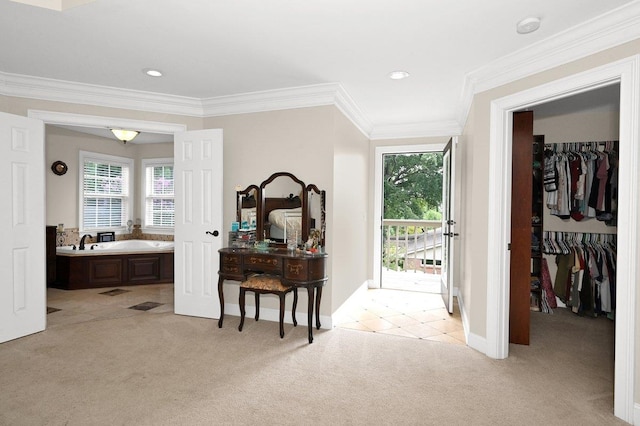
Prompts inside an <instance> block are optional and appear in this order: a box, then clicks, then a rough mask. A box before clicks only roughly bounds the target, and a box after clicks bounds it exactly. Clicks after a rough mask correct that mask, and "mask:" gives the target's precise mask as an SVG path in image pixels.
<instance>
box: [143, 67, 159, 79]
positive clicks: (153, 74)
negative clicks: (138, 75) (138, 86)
mask: <svg viewBox="0 0 640 426" xmlns="http://www.w3.org/2000/svg"><path fill="white" fill-rule="evenodd" d="M142 72H144V73H145V74H146V75H148V76H149V77H162V71H160V70H155V69H153V68H145V69H143V70H142Z"/></svg>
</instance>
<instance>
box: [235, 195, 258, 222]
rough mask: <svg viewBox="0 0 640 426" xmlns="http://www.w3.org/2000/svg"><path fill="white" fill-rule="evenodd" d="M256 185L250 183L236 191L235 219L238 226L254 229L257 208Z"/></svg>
mask: <svg viewBox="0 0 640 426" xmlns="http://www.w3.org/2000/svg"><path fill="white" fill-rule="evenodd" d="M258 190H259V189H258V187H257V186H256V185H250V186H248V187H247V188H246V189H243V190H242V191H237V192H236V194H237V212H236V220H237V221H238V224H239V225H240V228H244V229H247V228H248V229H256V225H257V218H258V216H257V209H258V193H259V192H258Z"/></svg>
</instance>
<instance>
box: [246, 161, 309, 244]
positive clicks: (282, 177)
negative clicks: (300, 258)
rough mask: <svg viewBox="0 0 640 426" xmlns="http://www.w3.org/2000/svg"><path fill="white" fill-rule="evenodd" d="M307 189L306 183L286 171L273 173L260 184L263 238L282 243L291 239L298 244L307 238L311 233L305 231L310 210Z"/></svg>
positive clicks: (260, 213)
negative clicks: (308, 209) (305, 219)
mask: <svg viewBox="0 0 640 426" xmlns="http://www.w3.org/2000/svg"><path fill="white" fill-rule="evenodd" d="M304 190H305V184H304V182H303V181H301V180H300V179H298V178H297V177H296V176H294V175H292V174H291V173H287V172H278V173H274V174H272V175H271V176H270V177H269V178H268V179H267V180H265V181H264V182H262V183H261V184H260V195H261V204H260V209H259V218H258V222H259V223H260V221H262V231H263V237H264V238H268V239H270V240H275V241H277V242H280V243H286V242H287V240H288V239H289V240H292V241H296V243H295V244H296V245H297V244H299V243H300V242H301V241H302V240H303V239H304V238H306V236H307V235H308V230H306V232H305V231H303V229H302V225H303V223H302V222H303V220H302V218H303V217H304V216H305V214H306V211H307V210H306V208H305V206H304V197H305V195H304V194H305V193H304Z"/></svg>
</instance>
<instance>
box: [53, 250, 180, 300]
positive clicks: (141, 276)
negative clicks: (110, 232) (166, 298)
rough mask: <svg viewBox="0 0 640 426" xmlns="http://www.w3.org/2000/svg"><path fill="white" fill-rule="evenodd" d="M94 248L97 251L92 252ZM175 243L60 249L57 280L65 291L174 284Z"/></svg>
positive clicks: (57, 285)
mask: <svg viewBox="0 0 640 426" xmlns="http://www.w3.org/2000/svg"><path fill="white" fill-rule="evenodd" d="M92 247H93V248H92ZM173 248H174V244H173V241H152V240H122V241H110V242H107V243H93V244H91V243H87V244H85V249H84V250H79V249H78V247H77V246H76V248H75V250H74V248H73V246H63V247H57V248H56V280H55V283H54V284H53V287H57V288H62V289H65V290H76V289H83V288H102V287H120V286H129V285H142V284H161V283H172V282H173Z"/></svg>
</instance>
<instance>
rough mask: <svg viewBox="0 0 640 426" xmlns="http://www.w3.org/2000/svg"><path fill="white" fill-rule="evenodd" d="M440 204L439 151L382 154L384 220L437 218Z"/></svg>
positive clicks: (440, 175)
mask: <svg viewBox="0 0 640 426" xmlns="http://www.w3.org/2000/svg"><path fill="white" fill-rule="evenodd" d="M441 204H442V153H440V152H428V153H419V154H387V155H385V156H384V215H383V216H384V218H385V219H417V220H423V219H427V220H437V219H439V217H438V218H434V213H439V211H440V205H441ZM429 216H430V217H429Z"/></svg>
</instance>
